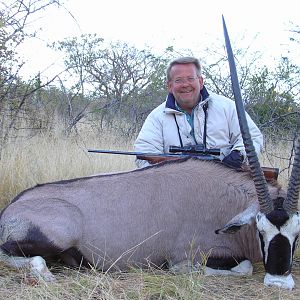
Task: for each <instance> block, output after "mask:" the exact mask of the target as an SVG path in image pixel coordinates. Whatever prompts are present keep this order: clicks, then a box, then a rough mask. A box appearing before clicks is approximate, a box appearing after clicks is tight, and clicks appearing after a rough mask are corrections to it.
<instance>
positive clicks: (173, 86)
mask: <svg viewBox="0 0 300 300" xmlns="http://www.w3.org/2000/svg"><path fill="white" fill-rule="evenodd" d="M170 77H171V80H169V82H168V91H169V92H170V93H172V94H173V95H174V97H175V100H176V102H177V103H178V105H179V106H180V107H181V108H182V109H184V110H186V111H188V112H189V113H191V112H192V110H193V108H194V107H195V106H196V105H197V103H198V100H199V95H200V90H201V89H202V88H203V77H202V76H197V70H196V66H195V65H194V64H181V65H180V64H178V65H174V66H173V67H172V68H171V72H170Z"/></svg>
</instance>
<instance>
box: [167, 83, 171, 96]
mask: <svg viewBox="0 0 300 300" xmlns="http://www.w3.org/2000/svg"><path fill="white" fill-rule="evenodd" d="M167 89H168V92H169V93H172V81H171V80H169V81H168V82H167Z"/></svg>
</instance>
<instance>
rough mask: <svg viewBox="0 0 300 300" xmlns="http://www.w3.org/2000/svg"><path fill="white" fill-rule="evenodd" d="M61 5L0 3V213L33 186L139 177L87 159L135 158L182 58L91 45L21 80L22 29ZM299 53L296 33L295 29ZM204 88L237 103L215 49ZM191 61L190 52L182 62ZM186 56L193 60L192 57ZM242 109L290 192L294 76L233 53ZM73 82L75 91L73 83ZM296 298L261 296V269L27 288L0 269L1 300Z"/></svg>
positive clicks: (72, 42) (246, 53) (71, 276)
mask: <svg viewBox="0 0 300 300" xmlns="http://www.w3.org/2000/svg"><path fill="white" fill-rule="evenodd" d="M52 5H57V6H60V5H62V3H61V2H60V1H59V0H34V1H33V0H10V1H0V206H1V208H2V207H3V206H4V205H5V204H7V203H8V202H9V201H10V199H12V198H13V197H14V196H15V195H17V194H18V193H19V192H20V191H22V190H23V189H25V188H28V187H30V186H33V185H35V184H37V183H43V182H49V181H53V180H60V179H67V178H74V177H79V176H86V175H90V174H95V173H103V172H104V173H106V172H115V171H122V170H130V169H133V168H135V165H134V158H133V157H131V156H128V157H127V156H122V157H119V156H109V155H97V154H88V153H87V152H86V149H87V148H99V149H121V150H132V144H133V141H134V139H135V137H136V135H137V133H138V131H139V129H140V127H141V125H142V123H143V121H144V119H145V117H146V116H147V115H148V113H149V112H150V111H151V110H152V109H153V108H154V107H155V106H157V105H158V104H159V103H161V102H162V101H163V99H164V98H165V68H166V65H167V63H168V61H169V60H170V59H171V58H173V57H177V56H178V53H181V50H178V49H174V47H172V46H170V47H169V48H168V49H166V50H165V52H164V53H162V54H160V55H157V54H154V53H152V51H151V49H137V48H135V47H133V46H130V45H128V44H126V43H122V42H110V43H106V41H105V40H103V39H102V38H101V37H99V36H96V35H92V34H88V35H83V36H78V37H72V38H69V39H66V40H63V41H57V42H55V43H53V45H51V47H52V49H55V50H56V51H58V52H59V53H61V55H62V57H63V58H64V61H65V72H63V73H61V74H57V76H55V77H53V78H50V79H49V78H47V79H46V78H45V77H44V75H43V73H39V74H34V75H33V76H32V78H31V79H26V80H25V79H24V78H22V76H21V75H20V74H21V70H22V67H23V66H24V64H25V62H23V61H22V60H21V59H20V57H19V56H18V52H17V49H18V46H19V45H21V44H22V42H23V41H24V40H25V39H26V38H28V36H31V37H32V36H34V35H35V34H36V33H35V32H30V30H29V29H28V27H27V25H28V23H29V22H30V21H31V20H32V17H33V16H34V15H35V14H36V13H37V12H39V11H41V10H45V11H47V9H48V7H50V6H52ZM290 32H291V43H298V42H299V38H298V37H299V27H297V26H296V25H295V26H294V27H293V28H291V29H290ZM205 53H206V56H205V57H203V58H202V63H203V74H204V76H205V80H206V81H205V82H206V86H207V87H208V88H209V89H210V90H212V91H215V92H217V93H221V94H223V95H225V96H228V97H230V98H233V96H232V91H231V85H230V79H229V70H228V66H227V58H226V55H225V51H224V49H222V45H219V46H217V47H215V46H211V47H208V49H205ZM185 54H186V53H185ZM189 54H192V53H189ZM235 56H236V61H237V68H238V74H239V79H240V83H241V88H242V94H243V99H244V102H245V107H246V109H247V111H248V112H249V113H250V115H251V116H252V118H253V119H254V120H255V122H256V123H257V124H258V126H259V127H260V128H261V130H262V131H263V133H264V134H265V139H266V143H265V151H264V154H263V156H262V157H261V162H262V164H263V165H265V166H276V167H279V168H280V170H281V174H280V178H279V180H280V182H281V184H283V185H286V180H287V177H288V175H289V171H290V165H291V163H292V159H293V144H294V141H295V137H296V134H297V133H298V132H299V124H300V122H299V120H300V117H299V113H300V108H299V105H300V94H299V93H300V80H299V78H300V76H299V75H300V66H298V65H297V64H295V63H294V62H293V61H292V60H291V59H290V58H289V57H279V58H278V59H277V60H276V63H275V64H274V65H273V66H267V65H262V64H261V61H259V57H260V56H259V53H251V51H250V49H235ZM71 79H72V80H71ZM298 260H299V259H298V256H297V257H296V262H295V267H294V272H293V274H294V276H295V277H296V286H297V288H296V290H295V291H292V292H289V291H281V290H279V289H275V288H271V289H270V288H266V287H264V286H263V284H262V282H263V270H262V266H261V265H260V264H258V265H257V266H255V274H254V276H253V277H250V278H248V277H243V278H207V277H204V276H203V275H201V274H198V273H195V274H188V275H180V276H174V275H171V274H168V273H167V272H163V271H159V270H149V271H148V272H141V271H139V270H133V271H132V272H130V273H126V274H101V273H99V272H97V271H96V270H90V271H86V270H81V271H78V270H68V269H64V268H63V267H61V266H55V267H54V272H55V273H56V274H57V278H58V281H57V282H56V283H54V284H52V285H46V284H38V285H34V286H32V285H31V284H30V280H28V278H27V274H26V272H25V271H24V272H16V271H14V270H11V269H9V268H6V267H5V266H4V265H2V264H1V265H0V298H3V299H4V298H6V299H62V298H64V299H234V298H237V299H255V298H261V299H273V298H274V299H299V296H300V294H299V287H298V286H299V284H300V265H299V262H298Z"/></svg>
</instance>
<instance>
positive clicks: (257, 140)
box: [230, 111, 263, 157]
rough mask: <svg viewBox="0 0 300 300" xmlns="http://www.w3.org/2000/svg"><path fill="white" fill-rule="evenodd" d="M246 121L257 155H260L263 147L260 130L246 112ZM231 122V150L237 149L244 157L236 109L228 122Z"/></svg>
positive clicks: (244, 152)
mask: <svg viewBox="0 0 300 300" xmlns="http://www.w3.org/2000/svg"><path fill="white" fill-rule="evenodd" d="M246 117H247V121H248V127H249V131H250V134H251V138H252V141H253V146H254V148H255V151H256V153H257V155H260V154H261V152H262V149H263V135H262V133H261V131H260V130H259V129H258V127H257V126H256V124H255V123H254V122H253V120H252V119H251V117H250V116H249V115H248V113H246ZM230 124H231V130H230V132H231V137H230V138H231V143H232V145H233V147H232V149H231V151H232V150H239V151H241V153H242V154H243V156H244V157H246V151H245V147H244V144H243V138H242V134H241V132H240V125H239V122H238V117H237V114H236V111H235V112H234V114H233V119H232V121H231V122H230Z"/></svg>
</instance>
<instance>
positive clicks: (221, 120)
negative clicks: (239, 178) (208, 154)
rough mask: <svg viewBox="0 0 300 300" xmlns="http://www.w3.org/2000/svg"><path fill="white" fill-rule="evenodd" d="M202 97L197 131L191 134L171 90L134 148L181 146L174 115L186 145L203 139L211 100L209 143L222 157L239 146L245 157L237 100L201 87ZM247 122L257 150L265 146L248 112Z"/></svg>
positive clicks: (139, 163) (161, 150)
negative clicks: (204, 108)
mask: <svg viewBox="0 0 300 300" xmlns="http://www.w3.org/2000/svg"><path fill="white" fill-rule="evenodd" d="M201 95H202V101H201V102H200V103H199V105H198V106H197V107H196V108H195V110H194V135H195V139H196V141H195V139H194V138H193V136H192V135H191V134H190V131H191V126H190V125H189V123H188V121H187V120H186V116H185V114H184V113H182V112H180V111H178V110H177V109H176V106H175V99H174V96H173V95H172V94H169V95H168V96H167V99H166V101H165V102H163V103H162V104H161V105H159V106H158V107H156V108H155V109H154V110H153V111H152V112H151V113H150V114H149V115H148V117H147V118H146V120H145V123H144V124H143V126H142V129H141V131H140V133H139V135H138V137H137V139H136V141H135V144H134V147H135V151H137V152H143V153H168V152H169V147H170V146H171V145H172V146H180V139H179V133H178V129H177V125H176V122H175V119H174V117H175V118H176V120H177V124H178V127H179V132H180V136H181V139H182V143H183V146H187V145H195V144H202V143H203V133H204V111H203V108H202V106H203V103H205V102H208V110H207V134H206V147H207V148H208V149H210V148H220V149H221V155H220V159H223V158H224V156H226V155H228V154H229V153H230V152H231V151H232V150H239V151H241V153H242V154H243V155H244V157H246V153H245V148H244V145H243V140H242V136H241V133H240V127H239V122H238V117H237V113H236V108H235V103H234V102H233V101H232V100H230V99H228V98H226V97H224V96H221V95H217V94H215V93H211V92H209V93H208V92H207V90H206V88H205V87H204V88H203V89H202V90H201ZM246 116H247V120H248V126H249V130H250V133H251V137H252V140H253V144H254V147H255V150H256V153H257V154H260V152H261V150H262V146H263V136H262V134H261V132H260V130H259V129H258V127H257V126H256V125H255V123H254V122H253V120H252V119H251V118H250V116H249V115H248V114H247V113H246ZM136 164H137V166H138V167H145V166H148V165H149V163H148V162H147V161H146V160H136Z"/></svg>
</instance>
